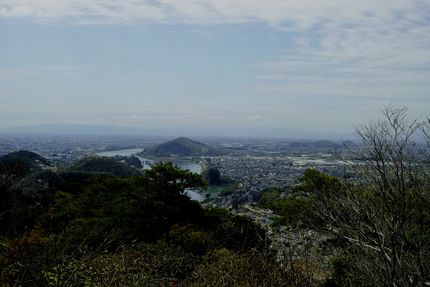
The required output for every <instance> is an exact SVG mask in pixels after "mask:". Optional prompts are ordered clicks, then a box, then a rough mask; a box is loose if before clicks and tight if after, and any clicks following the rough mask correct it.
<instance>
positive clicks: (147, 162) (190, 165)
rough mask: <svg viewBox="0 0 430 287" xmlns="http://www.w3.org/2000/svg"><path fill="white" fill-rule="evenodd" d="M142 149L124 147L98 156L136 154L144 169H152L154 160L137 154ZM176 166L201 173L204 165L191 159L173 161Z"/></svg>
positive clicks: (100, 153)
mask: <svg viewBox="0 0 430 287" xmlns="http://www.w3.org/2000/svg"><path fill="white" fill-rule="evenodd" d="M142 151H143V150H142V149H139V148H132V149H123V150H112V151H103V152H99V153H97V155H98V156H106V157H114V156H132V155H134V156H135V157H137V158H138V159H139V160H140V161H141V162H142V165H143V169H150V168H151V165H152V164H154V162H155V161H154V160H152V159H148V158H144V157H140V156H137V155H136V154H138V153H140V152H142ZM173 163H174V164H175V165H176V166H178V167H179V168H181V169H187V170H189V171H191V172H194V173H199V174H200V173H201V172H202V166H201V165H200V164H199V163H195V162H189V161H181V160H179V161H174V162H173Z"/></svg>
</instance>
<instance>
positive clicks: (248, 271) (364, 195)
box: [0, 107, 430, 287]
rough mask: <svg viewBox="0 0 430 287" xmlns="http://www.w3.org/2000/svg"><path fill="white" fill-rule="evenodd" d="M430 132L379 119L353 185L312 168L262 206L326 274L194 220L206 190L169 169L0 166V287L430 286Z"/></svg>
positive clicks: (362, 131) (256, 238) (214, 220)
mask: <svg viewBox="0 0 430 287" xmlns="http://www.w3.org/2000/svg"><path fill="white" fill-rule="evenodd" d="M427 128H428V125H426V124H425V123H422V122H418V121H415V122H412V123H409V122H408V121H407V120H406V115H405V110H403V109H395V108H391V107H390V108H387V109H386V110H385V119H384V120H383V121H379V122H376V123H372V124H370V125H368V126H363V127H361V128H359V130H358V132H359V135H360V136H361V138H362V145H361V148H360V150H358V151H357V156H356V158H360V159H361V161H360V163H359V164H357V165H354V163H353V166H352V167H353V168H354V170H355V172H356V174H357V175H359V176H358V177H357V180H356V181H355V182H345V181H342V180H340V179H338V178H335V177H333V176H329V175H326V174H324V173H321V172H320V171H318V170H315V169H308V170H306V171H305V172H304V175H303V177H301V178H300V179H299V184H298V185H297V186H295V187H294V188H292V189H289V190H288V191H285V190H276V189H270V190H267V191H265V192H263V193H262V194H261V196H260V199H259V205H260V206H261V207H264V208H268V209H271V210H273V211H274V213H275V214H276V215H277V216H278V217H277V220H276V221H275V223H274V225H275V226H289V227H290V228H295V229H312V230H315V231H318V232H321V234H326V235H328V238H329V240H328V241H329V243H328V244H327V245H326V248H325V250H324V252H326V253H327V252H328V253H329V255H330V256H328V258H329V259H330V262H329V264H326V263H325V262H322V261H319V260H318V258H317V257H314V258H312V256H313V255H312V254H314V253H309V254H310V255H309V256H308V257H306V258H298V257H297V256H288V250H291V249H289V248H288V246H285V247H283V246H281V248H280V249H274V248H271V247H270V246H271V245H273V244H272V243H273V242H271V239H270V238H269V237H268V234H267V232H266V230H265V229H263V228H262V227H261V226H260V225H258V224H256V223H254V222H253V221H252V220H250V219H249V218H246V217H239V216H235V215H233V214H231V213H229V212H228V211H226V210H223V209H203V208H202V207H201V206H200V205H199V204H198V203H196V202H193V201H191V200H190V199H189V198H188V197H187V196H186V195H184V194H183V191H184V190H185V189H186V188H204V187H206V184H207V183H206V181H205V180H204V179H203V178H202V177H201V176H199V175H197V174H193V173H191V172H188V171H184V170H180V169H178V168H176V167H174V166H173V165H172V164H170V163H160V164H157V165H155V166H153V168H152V169H151V170H146V171H145V172H144V173H143V174H141V173H136V171H135V170H133V169H131V168H130V167H129V166H126V165H125V164H123V163H121V164H118V163H114V162H111V161H110V160H108V159H100V158H90V159H86V160H83V161H81V162H78V163H75V164H74V165H72V166H70V167H63V168H61V169H58V170H57V171H55V172H54V171H51V169H50V167H49V162H48V161H46V159H44V158H42V157H40V156H38V155H36V154H34V153H31V152H17V153H12V154H10V155H8V156H5V157H2V158H0V197H1V201H0V286H326V287H328V286H428V285H429V284H430V212H429V206H430V193H429V187H430V176H429V175H430V173H429V166H428V159H429V158H430V157H429V156H428V150H429V149H428V146H425V145H424V140H427V141H428V139H429V137H428V133H427V132H428V130H427ZM419 132H420V133H421V136H422V138H421V140H422V141H421V142H420V144H416V142H415V141H413V139H415V138H417V134H418V133H419ZM211 178H212V179H213V178H215V179H219V174H218V173H216V172H214V173H213V175H212V176H211ZM285 251H287V252H285ZM320 251H321V250H319V251H318V252H320ZM321 252H322V251H321ZM285 254H287V256H280V255H285Z"/></svg>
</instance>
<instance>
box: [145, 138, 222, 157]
mask: <svg viewBox="0 0 430 287" xmlns="http://www.w3.org/2000/svg"><path fill="white" fill-rule="evenodd" d="M202 154H204V155H220V154H222V151H221V150H220V149H216V148H213V147H210V146H208V145H205V144H203V143H199V142H196V141H193V140H191V139H189V138H185V137H180V138H176V139H173V140H171V141H168V142H165V143H162V144H159V145H156V146H152V147H149V148H147V149H145V150H144V151H143V152H142V153H141V154H140V155H142V156H153V157H170V156H201V155H202Z"/></svg>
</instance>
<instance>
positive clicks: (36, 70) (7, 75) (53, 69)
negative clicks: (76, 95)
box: [0, 66, 91, 79]
mask: <svg viewBox="0 0 430 287" xmlns="http://www.w3.org/2000/svg"><path fill="white" fill-rule="evenodd" d="M90 69H91V67H90V66H26V67H5V68H2V67H0V79H12V78H18V79H23V78H34V77H44V76H50V75H53V74H58V73H61V74H63V75H66V76H82V75H85V74H87V73H88V72H89V71H90Z"/></svg>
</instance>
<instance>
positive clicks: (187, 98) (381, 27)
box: [0, 0, 430, 137]
mask: <svg viewBox="0 0 430 287" xmlns="http://www.w3.org/2000/svg"><path fill="white" fill-rule="evenodd" d="M429 91H430V1H429V0H424V1H421V0H390V1H386V0H360V1H357V0H324V1H323V0H313V1H309V0H260V1H255V0H189V1H186V0H182V1H179V0H116V1H107V0H92V1H89V0H0V129H2V128H9V127H17V126H31V125H43V124H90V125H115V126H124V127H138V128H148V129H151V130H152V131H156V130H157V129H159V130H160V131H161V130H162V131H164V132H166V133H169V132H171V133H175V134H180V133H182V132H183V133H187V134H195V135H211V134H213V135H246V136H251V135H255V136H260V135H261V136H279V137H288V134H289V133H290V132H292V131H294V130H302V131H308V132H309V133H312V132H315V133H319V134H321V133H322V134H324V133H348V132H352V131H353V129H354V125H355V124H361V123H366V122H368V121H370V120H374V119H377V118H379V117H381V109H382V108H383V107H385V106H387V105H390V104H392V105H395V106H405V107H407V108H408V113H409V115H410V116H411V117H412V118H416V117H420V116H423V117H425V116H426V115H428V114H429V111H430V95H429Z"/></svg>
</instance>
